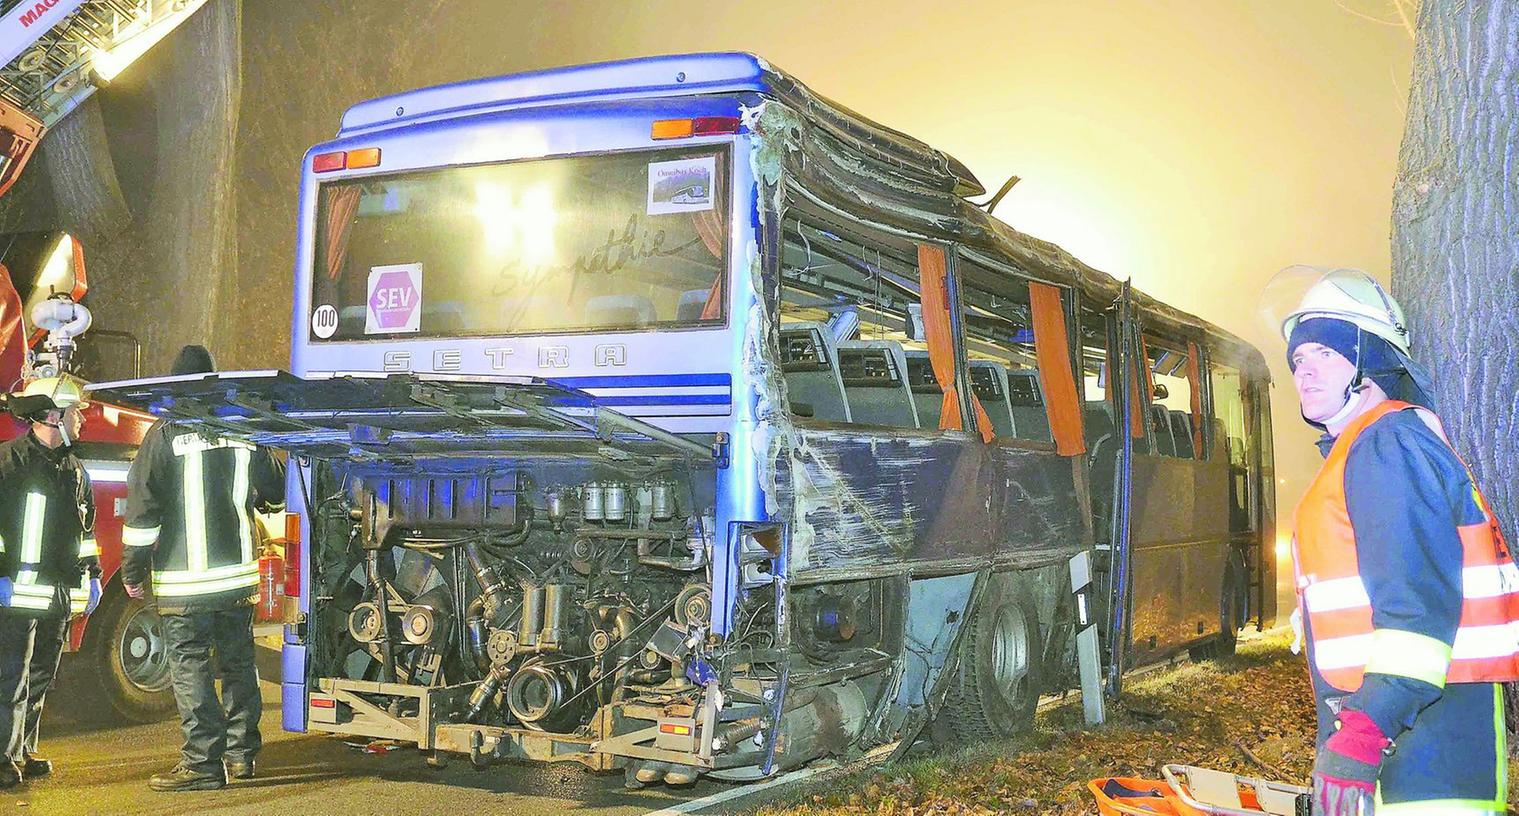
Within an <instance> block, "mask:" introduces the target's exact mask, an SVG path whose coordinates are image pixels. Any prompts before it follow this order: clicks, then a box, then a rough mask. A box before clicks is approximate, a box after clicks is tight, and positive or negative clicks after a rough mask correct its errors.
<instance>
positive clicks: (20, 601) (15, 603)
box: [11, 592, 53, 612]
mask: <svg viewBox="0 0 1519 816" xmlns="http://www.w3.org/2000/svg"><path fill="white" fill-rule="evenodd" d="M52 606H53V596H52V593H49V594H48V596H47V597H46V598H33V597H30V596H28V595H22V594H21V593H19V592H18V593H16V594H15V595H12V596H11V608H12V609H35V610H37V611H39V612H46V611H47V610H49V609H51V608H52Z"/></svg>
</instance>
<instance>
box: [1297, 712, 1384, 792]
mask: <svg viewBox="0 0 1519 816" xmlns="http://www.w3.org/2000/svg"><path fill="white" fill-rule="evenodd" d="M1338 725H1339V730H1338V731H1335V732H1334V734H1333V735H1331V736H1330V737H1329V739H1328V740H1326V741H1325V742H1324V747H1323V748H1322V749H1320V750H1319V755H1318V757H1317V758H1316V759H1315V760H1314V763H1313V813H1314V816H1363V814H1364V815H1365V816H1370V814H1371V813H1372V802H1373V801H1374V799H1375V795H1376V792H1377V775H1378V774H1380V773H1381V772H1382V760H1383V758H1384V757H1385V756H1386V755H1385V754H1384V753H1383V749H1384V748H1386V747H1387V746H1388V745H1391V744H1392V740H1390V739H1388V738H1387V736H1386V735H1385V734H1383V733H1382V729H1380V728H1378V727H1377V724H1376V723H1374V722H1372V720H1371V718H1370V717H1368V716H1366V715H1365V714H1364V713H1362V712H1360V711H1353V710H1350V709H1346V710H1344V711H1342V712H1340V719H1339V723H1338Z"/></svg>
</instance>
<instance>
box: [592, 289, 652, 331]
mask: <svg viewBox="0 0 1519 816" xmlns="http://www.w3.org/2000/svg"><path fill="white" fill-rule="evenodd" d="M585 320H586V323H588V324H590V325H592V326H647V325H649V324H650V323H653V322H654V321H655V317H654V302H653V301H651V300H649V299H648V298H646V297H644V296H643V295H598V296H596V297H593V298H591V299H590V300H587V301H586V302H585Z"/></svg>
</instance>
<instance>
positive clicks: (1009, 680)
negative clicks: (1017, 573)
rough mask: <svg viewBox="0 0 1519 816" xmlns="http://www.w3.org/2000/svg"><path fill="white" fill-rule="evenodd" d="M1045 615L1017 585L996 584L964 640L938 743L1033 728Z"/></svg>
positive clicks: (936, 737)
mask: <svg viewBox="0 0 1519 816" xmlns="http://www.w3.org/2000/svg"><path fill="white" fill-rule="evenodd" d="M1042 654H1043V640H1042V639H1041V638H1040V636H1039V616H1038V614H1037V610H1036V608H1035V605H1034V602H1033V600H1032V599H1031V598H1027V597H1021V596H1019V595H1018V594H1017V593H1016V592H1015V591H1014V587H1013V585H1012V582H1010V581H1007V580H1005V579H1004V580H995V579H994V584H993V586H992V587H990V588H989V591H988V593H987V596H986V597H984V598H983V599H982V601H981V603H980V605H979V608H977V609H976V610H975V611H974V612H973V613H972V615H971V620H970V623H969V625H968V626H967V628H966V630H965V633H964V634H963V635H962V637H961V641H960V667H959V674H958V676H957V677H955V678H954V679H952V680H951V681H950V689H949V694H948V695H946V697H945V700H944V707H943V709H942V711H941V712H940V715H939V716H938V718H937V719H936V721H935V723H934V729H933V736H934V741H935V742H938V743H940V744H953V743H959V742H969V741H976V740H989V739H1001V738H1005V737H1009V736H1012V735H1013V734H1016V733H1018V732H1020V731H1024V730H1026V729H1028V728H1029V726H1031V725H1032V724H1033V721H1034V706H1035V704H1036V703H1037V702H1038V701H1039V688H1040V686H1039V682H1040V681H1039V678H1040V677H1041V675H1042V670H1043V666H1042V665H1041V657H1042Z"/></svg>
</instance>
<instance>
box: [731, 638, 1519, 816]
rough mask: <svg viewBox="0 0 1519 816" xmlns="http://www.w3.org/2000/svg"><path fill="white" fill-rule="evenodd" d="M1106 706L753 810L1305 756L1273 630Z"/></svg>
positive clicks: (1290, 658) (1295, 664)
mask: <svg viewBox="0 0 1519 816" xmlns="http://www.w3.org/2000/svg"><path fill="white" fill-rule="evenodd" d="M1109 716H1110V722H1109V724H1108V725H1106V726H1104V727H1102V728H1099V729H1095V730H1093V729H1087V728H1086V727H1085V726H1084V725H1083V723H1082V721H1081V704H1080V702H1079V701H1077V700H1075V699H1074V698H1073V699H1072V701H1070V702H1068V703H1066V704H1063V705H1060V706H1058V707H1055V708H1052V709H1050V710H1048V711H1046V712H1043V713H1042V714H1040V715H1039V717H1038V718H1037V721H1036V727H1035V729H1034V731H1033V732H1031V733H1029V734H1028V735H1026V736H1024V737H1021V738H1018V739H1014V740H1009V741H1006V742H1000V743H990V744H984V745H978V746H973V747H969V748H965V749H962V750H960V751H956V752H952V753H940V754H935V755H931V756H924V757H919V758H912V759H909V760H907V761H904V762H902V763H899V764H898V765H896V766H893V767H887V768H875V769H871V770H866V771H860V772H857V773H854V774H851V775H849V776H846V777H844V778H842V779H833V780H830V781H829V782H827V783H824V784H823V785H819V786H814V787H812V788H809V789H804V790H802V791H800V792H798V793H797V794H795V795H793V796H792V797H791V798H790V799H789V800H788V801H784V802H777V803H772V804H770V805H767V806H766V807H764V808H763V809H761V810H760V812H759V813H760V816H844V815H845V814H850V815H851V816H852V815H854V814H880V815H881V816H924V814H991V813H1014V814H1036V813H1037V814H1062V816H1065V815H1068V814H1070V815H1074V814H1090V813H1096V812H1097V808H1096V805H1095V804H1094V802H1093V800H1092V797H1091V794H1090V793H1089V792H1088V791H1087V787H1086V786H1087V782H1088V781H1089V780H1092V779H1095V778H1098V777H1103V776H1135V777H1142V778H1147V779H1159V778H1160V767H1161V766H1162V765H1164V764H1166V763H1168V762H1179V763H1184V764H1189V765H1199V766H1203V767H1208V768H1216V769H1218V770H1224V771H1229V772H1231V773H1237V774H1243V775H1245V776H1252V777H1264V778H1270V779H1276V780H1280V781H1284V782H1292V783H1295V784H1306V780H1307V778H1308V775H1309V772H1310V771H1311V770H1312V768H1313V735H1314V711H1313V704H1312V700H1311V695H1310V690H1309V686H1308V676H1307V672H1306V670H1305V669H1304V666H1303V663H1302V658H1300V657H1296V656H1294V655H1292V654H1291V653H1290V652H1289V651H1288V650H1287V639H1286V638H1285V637H1282V636H1268V637H1265V638H1261V639H1257V640H1254V641H1252V642H1249V643H1242V644H1241V645H1240V652H1239V655H1238V656H1236V657H1233V658H1230V659H1228V660H1226V661H1223V662H1221V663H1202V664H1191V665H1182V666H1180V667H1178V668H1176V669H1174V670H1167V671H1161V672H1157V673H1153V674H1150V675H1146V676H1144V677H1140V678H1137V679H1133V680H1131V681H1130V682H1129V684H1128V685H1127V687H1126V691H1125V694H1124V700H1123V703H1122V705H1121V706H1119V707H1117V709H1116V710H1113V709H1110V711H1109ZM1513 770H1514V769H1513V768H1511V771H1510V777H1511V778H1512V777H1513ZM1510 795H1511V796H1512V793H1511V794H1510ZM1513 804H1514V803H1513V801H1512V799H1511V802H1510V807H1511V808H1512V807H1513ZM1510 812H1511V813H1512V812H1513V811H1512V810H1511V811H1510Z"/></svg>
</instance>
